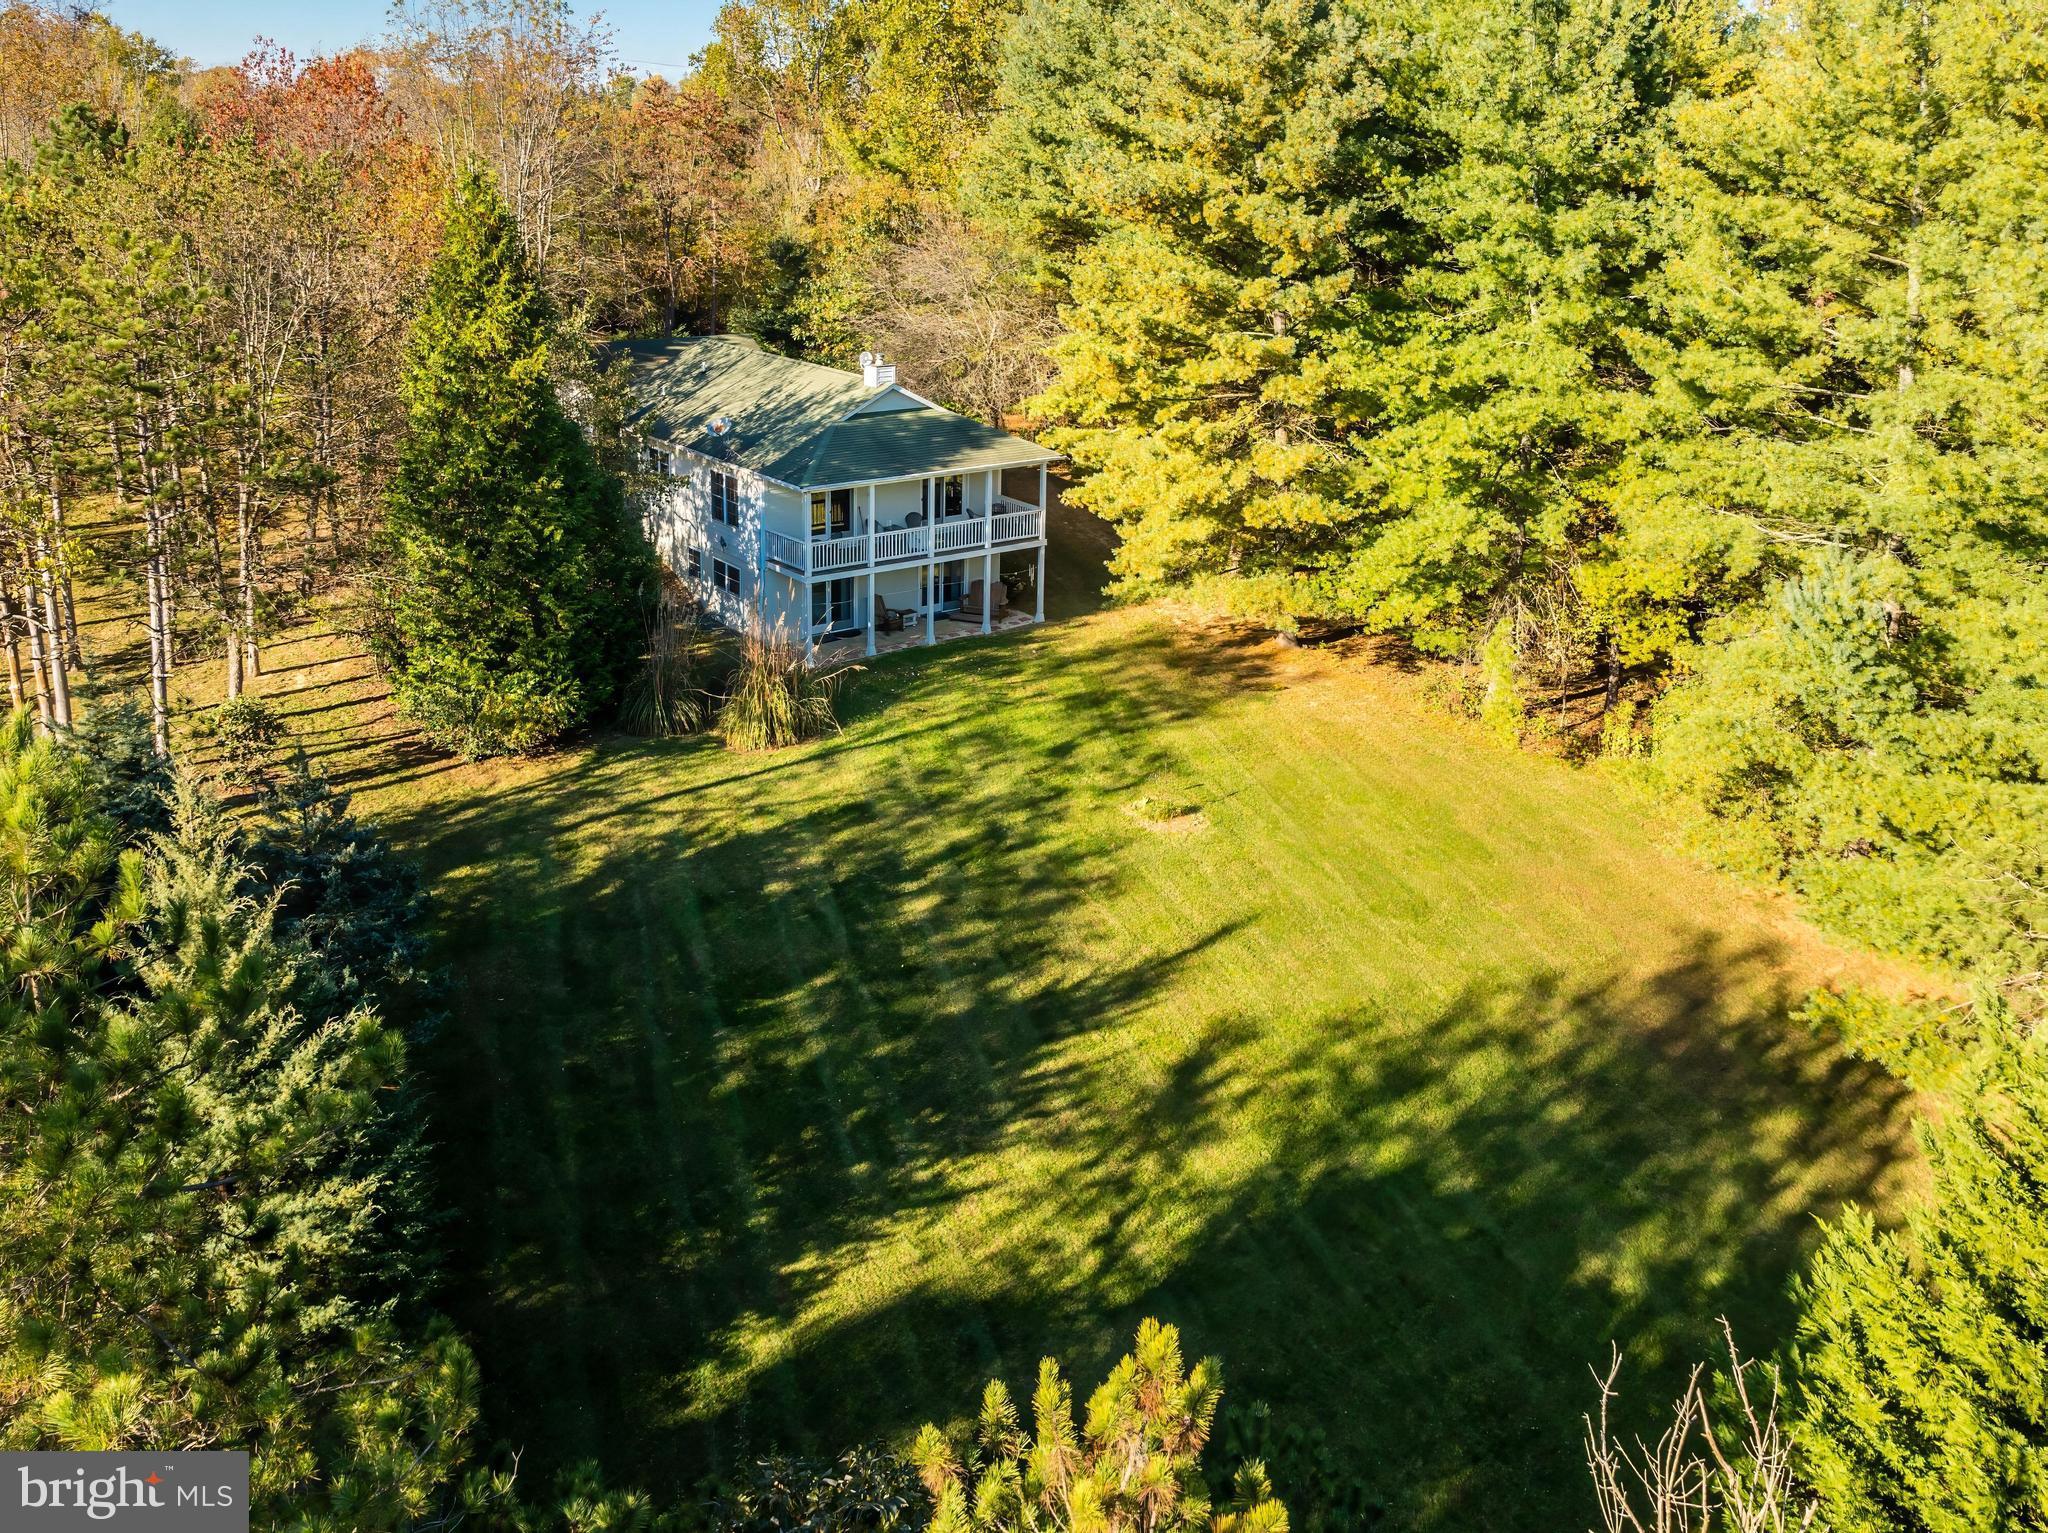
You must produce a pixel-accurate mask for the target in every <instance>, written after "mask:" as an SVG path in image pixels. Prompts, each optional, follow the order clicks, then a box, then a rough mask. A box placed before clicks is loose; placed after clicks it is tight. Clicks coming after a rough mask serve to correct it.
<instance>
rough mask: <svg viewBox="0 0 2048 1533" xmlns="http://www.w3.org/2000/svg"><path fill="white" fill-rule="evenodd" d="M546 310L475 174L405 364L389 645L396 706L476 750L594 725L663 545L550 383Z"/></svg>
mask: <svg viewBox="0 0 2048 1533" xmlns="http://www.w3.org/2000/svg"><path fill="white" fill-rule="evenodd" d="M550 323H551V318H550V312H549V306H548V302H547V299H546V297H545V295H544V294H543V292H542V289H541V286H540V284H539V282H538V281H537V280H536V278H535V275H534V273H533V272H532V270H531V269H530V266H529V264H528V261H527V259H526V257H525V255H524V253H523V252H522V250H521V247H520V242H519V237H518V231H517V229H516V228H515V227H514V225H513V221H512V217H511V215H510V214H509V213H508V212H507V211H506V209H505V207H504V204H503V203H502V202H501V201H500V200H499V198H498V196H497V194H496V192H495V191H494V190H493V189H492V186H491V184H490V182H489V180H488V179H487V178H486V177H485V176H484V175H483V174H482V173H481V172H477V171H470V172H468V173H467V174H465V175H464V176H463V177H462V178H461V180H460V181H459V183H458V184H457V186H456V187H455V189H454V191H453V193H452V194H451V197H450V200H449V203H448V208H447V229H446V234H445V237H444V242H443V245H442V250H441V254H440V257H439V258H438V259H437V260H436V262H435V264H434V268H433V271H432V273H431V275H430V277H429V280H428V286H427V295H426V300H425V303H424V305H423V307H422V309H421V312H420V315H419V318H418V320H417V322H416V324H415V327H414V332H413V338H412V345H411V352H410V356H409V360H408V363H407V367H406V375H405V381H404V394H405V403H406V410H407V428H406V438H405V442H404V445H403V447H402V448H401V450H400V454H399V461H398V469H397V472H396V474H395V476H394V479H393V483H392V486H391V492H390V496H389V499H388V512H389V525H390V537H391V543H392V550H393V557H394V562H395V563H396V565H397V569H396V572H395V576H394V583H393V588H392V591H391V594H390V596H389V602H388V619H389V621H388V625H387V626H386V629H385V631H384V633H383V635H382V637H381V639H380V646H381V648H382V651H383V654H384V658H385V660H386V663H387V665H388V666H389V668H390V671H391V676H392V683H393V689H394V691H395V692H396V694H397V697H398V700H399V703H400V705H401V706H402V707H403V708H404V709H405V710H406V712H408V713H409V714H411V715H412V716H413V717H414V718H416V719H417V720H418V721H419V722H420V724H421V726H422V727H423V728H424V729H425V730H426V732H427V734H428V735H429V737H430V738H432V739H434V740H436V741H437V742H439V743H441V744H443V745H445V746H447V747H449V748H451V749H455V750H459V751H461V752H463V753H464V754H467V755H471V756H483V755H492V754H497V753H502V752H506V751H529V750H537V749H540V748H542V747H544V746H546V745H548V744H550V743H552V742H554V741H556V740H559V739H561V738H562V737H563V736H564V735H567V734H569V733H570V732H571V731H573V730H576V729H579V728H581V727H583V726H585V725H587V724H589V723H590V722H592V721H593V720H594V719H595V718H596V717H597V716H598V715H599V714H601V713H602V712H603V710H604V709H605V708H607V707H608V706H610V705H611V704H612V703H613V702H614V701H615V700H616V698H617V697H618V694H619V691H620V689H621V687H622V686H623V684H624V682H625V679H626V677H627V675H628V674H629V673H630V671H631V668H632V666H633V663H634V661H635V659H636V658H637V656H638V653H639V644H640V633H641V624H640V617H639V610H638V609H639V604H640V602H641V600H642V599H643V597H644V595H645V593H646V590H647V586H648V582H649V580H650V578H651V573H652V568H653V566H652V555H651V554H650V553H649V552H648V550H647V547H646V543H645V540H644V539H643V538H642V536H641V534H640V532H639V530H638V529H637V528H636V527H635V526H634V525H633V524H632V522H631V520H630V518H629V515H628V512H627V508H626V501H625V495H624V490H623V487H622V486H621V485H620V483H619V482H618V480H617V479H616V478H615V477H613V476H611V475H609V474H606V473H605V472H603V471H602V469H600V467H599V466H598V464H597V461H596V459H595V457H594V456H593V455H592V452H591V449H590V446H589V444H588V443H587V442H586V441H585V439H584V438H583V436H582V434H581V432H579V431H578V429H577V427H576V425H575V424H574V422H572V421H571V420H570V418H569V417H568V415H567V414H566V413H565V412H564V411H563V409H562V407H561V404H560V402H559V401H558V400H557V399H556V397H555V390H554V385H553V383H552V382H551V381H550V378H549V375H548V360H547V338H548V334H549V327H550Z"/></svg>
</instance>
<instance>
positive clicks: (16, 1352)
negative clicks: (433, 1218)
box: [0, 712, 488, 1533]
mask: <svg viewBox="0 0 2048 1533" xmlns="http://www.w3.org/2000/svg"><path fill="white" fill-rule="evenodd" d="M106 792H107V780H106V778H105V777H104V776H103V775H102V774H101V773H100V772H99V771H97V770H96V769H95V767H94V765H93V764H92V763H91V762H90V761H89V760H88V759H87V758H85V757H84V756H83V755H81V754H79V753H77V752H74V751H71V750H68V749H65V748H62V747H60V746H59V745H58V744H57V743H56V742H53V741H49V740H38V739H37V738H35V736H34V734H33V732H32V731H31V729H30V727H29V718H28V715H27V714H26V713H25V712H17V713H16V714H15V715H14V717H13V719H12V720H11V721H9V723H8V724H7V726H6V728H5V730H4V731H0V895H4V898H5V899H6V903H7V907H8V910H9V913H10V916H11V917H12V918H13V921H14V923H15V931H16V935H15V936H14V938H13V940H12V941H11V942H10V943H9V944H8V945H7V946H6V948H5V949H4V952H0V1401H4V1402H5V1410H4V1411H0V1446H5V1447H7V1448H9V1449H40V1448H73V1449H134V1448H142V1447H152V1448H177V1447H225V1446H232V1447H240V1448H246V1449H248V1450H249V1451H250V1452H251V1454H252V1481H251V1485H252V1493H253V1495H254V1497H255V1498H256V1501H257V1506H258V1510H259V1512H260V1513H261V1514H263V1515H264V1516H265V1518H266V1519H267V1524H266V1525H271V1526H303V1527H307V1528H333V1529H336V1530H337V1533H339V1530H343V1529H349V1530H358V1529H380V1528H396V1527H401V1526H406V1525H408V1524H409V1523H412V1522H414V1521H417V1520H420V1519H421V1518H423V1517H424V1516H425V1515H426V1514H427V1513H429V1512H430V1511H435V1510H447V1509H449V1508H451V1507H453V1506H454V1505H455V1502H456V1500H457V1499H458V1498H460V1497H468V1496H470V1495H471V1490H469V1489H458V1488H457V1487H456V1484H455V1482H456V1480H457V1479H458V1478H459V1471H461V1470H462V1468H463V1465H464V1461H465V1459H466V1457H467V1453H468V1436H469V1433H470V1431H471V1429H472V1427H473V1424H474V1422H475V1418H476V1398H475V1378H474V1363H473V1361H472V1360H471V1358H470V1355H469V1353H468V1351H467V1349H466V1348H465V1347H464V1346H463V1345H462V1343H461V1342H460V1340H459V1339H457V1338H455V1337H454V1336H452V1335H450V1334H448V1333H447V1332H446V1331H445V1330H443V1329H439V1328H434V1327H429V1328H427V1329H426V1330H425V1331H424V1332H420V1331H416V1330H415V1329H414V1328H413V1326H412V1324H411V1323H410V1321H409V1320H408V1319H407V1315H406V1313H405V1310H406V1306H405V1305H403V1304H402V1303H401V1300H402V1298H403V1297H404V1296H403V1295H401V1294H400V1293H399V1291H398V1282H399V1279H400V1275H401V1274H400V1272H399V1270H398V1269H397V1268H396V1267H395V1266H394V1265H393V1264H392V1261H391V1257H390V1243H389V1241H388V1239H387V1237H386V1234H385V1231H386V1230H387V1229H388V1228H389V1227H390V1226H391V1225H392V1224H393V1223H394V1221H396V1220H399V1219H401V1218H402V1217H403V1216H404V1212H405V1211H404V1210H403V1209H402V1208H398V1207H394V1204H398V1203H402V1202H403V1200H404V1196H405V1194H404V1188H403V1185H402V1183H401V1182H400V1181H399V1180H398V1179H397V1178H396V1177H394V1175H393V1174H392V1172H391V1170H390V1168H389V1165H388V1162H387V1159H386V1157H384V1156H383V1155H382V1154H380V1153H379V1140H380V1136H381V1135H382V1134H383V1133H384V1131H385V1129H384V1126H385V1123H386V1121H387V1118H388V1116H389V1114H390V1113H391V1112H392V1110H393V1105H392V1104H393V1102H394V1100H395V1099H396V1098H399V1097H402V1096H403V1095H404V1093H403V1091H402V1089H401V1088H402V1086H403V1080H404V1076H403V1069H404V1066H403V1050H402V1048H401V1046H400V1044H399V1040H398V1039H397V1037H396V1035H395V1034H394V1033H393V1032H392V1030H391V1029H389V1028H388V1027H386V1026H385V1025H384V1024H383V1023H382V1021H381V1020H380V1019H379V1018H378V1017H377V1016H376V1014H375V1013H374V1012H373V1011H372V1010H371V1009H369V1008H368V1007H367V1006H356V1007H354V1008H353V1009H351V1010H349V1011H347V1012H345V1013H342V1014H338V1015H318V1014H307V1013H305V1012H303V1011H301V1010H300V1009H299V1008H298V1006H297V1005H296V1003H295V1002H294V999H293V996H294V994H295V992H296V990H297V986H296V985H295V983H294V978H293V967H294V955H293V953H292V951H291V950H290V949H289V948H287V947H286V946H284V945H282V944H280V942H279V941H278V940H277V937H276V933H275V929H274V920H273V913H272V908H271V905H270V904H269V902H267V901H265V900H262V899H259V898H255V897H253V896H252V894H251V892H250V890H249V889H248V887H247V882H246V874H245V872H244V870H243V868H242V867H241V866H240V864H239V863H238V862H237V861H236V860H235V859H234V858H233V857H232V856H231V855H230V853H229V851H228V848H227V844H226V842H225V840H224V839H223V832H222V830H221V828H220V826H219V823H218V821H217V819H216V818H215V817H214V816H212V815H210V814H208V813H205V812H204V811H203V810H202V808H201V806H199V805H198V804H197V803H196V802H195V801H193V800H192V799H191V798H190V797H189V796H187V797H186V798H185V799H184V801H183V802H182V803H181V805H180V810H179V813H178V815H177V817H176V821H175V824H174V828H173V830H172V831H171V832H170V833H169V834H167V835H165V836H161V837H158V838H155V839H154V840H152V841H150V842H149V843H148V844H147V846H146V847H145V848H143V849H135V848H130V849H128V850H125V851H124V850H121V849H120V847H119V842H120V839H121V838H120V832H119V829H118V827H117V825H116V823H115V822H114V821H113V820H112V818H111V817H110V816H109V815H108V813H107V812H106V806H105V802H104V799H105V796H106ZM487 1489H488V1488H487V1487H479V1488H478V1489H477V1491H476V1493H477V1494H484V1493H486V1491H487Z"/></svg>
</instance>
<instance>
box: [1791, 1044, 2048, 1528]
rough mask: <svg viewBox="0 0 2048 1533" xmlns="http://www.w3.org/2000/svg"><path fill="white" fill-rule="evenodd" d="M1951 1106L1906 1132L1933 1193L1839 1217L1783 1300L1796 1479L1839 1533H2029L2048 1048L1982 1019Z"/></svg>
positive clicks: (2041, 1428) (2043, 1395) (2037, 1471)
mask: <svg viewBox="0 0 2048 1533" xmlns="http://www.w3.org/2000/svg"><path fill="white" fill-rule="evenodd" d="M1987 1020H1988V1021H1989V1024H1990V1025H1988V1026H1987V1029H1986V1031H1987V1034H1988V1036H1989V1043H1988V1046H1987V1048H1986V1049H1985V1050H1984V1051H1983V1053H1982V1054H1981V1055H1980V1056H1979V1058H1978V1060H1977V1061H1975V1062H1974V1063H1973V1067H1972V1069H1973V1076H1974V1078H1973V1079H1972V1080H1971V1081H1970V1082H1969V1083H1968V1088H1967V1090H1966V1091H1965V1092H1964V1096H1965V1099H1966V1101H1967V1106H1966V1107H1965V1108H1964V1109H1963V1110H1961V1111H1958V1112H1956V1113H1954V1114H1952V1115H1950V1116H1949V1117H1947V1118H1944V1119H1943V1120H1942V1121H1941V1122H1939V1123H1935V1124H1931V1125H1928V1126H1926V1127H1924V1128H1923V1129H1922V1131H1921V1138H1922V1143H1923V1144H1924V1145H1925V1147H1926V1150H1927V1159H1928V1163H1929V1167H1930V1169H1931V1171H1932V1180H1933V1189H1932V1195H1931V1196H1930V1197H1929V1198H1928V1199H1927V1200H1926V1201H1925V1202H1924V1203H1921V1204H1919V1205H1917V1206H1915V1207H1914V1208H1913V1209H1912V1210H1910V1212H1909V1213H1908V1215H1907V1219H1906V1224H1905V1228H1904V1229H1903V1230H1901V1231H1898V1232H1897V1233H1894V1232H1892V1231H1888V1230H1881V1229H1879V1228H1878V1227H1877V1225H1876V1223H1875V1221H1873V1220H1872V1219H1871V1218H1870V1217H1869V1215H1867V1214H1864V1213H1861V1212H1859V1211H1857V1210H1853V1209H1852V1210H1850V1212H1849V1213H1848V1214H1846V1215H1845V1216H1844V1217H1843V1218H1842V1219H1841V1221H1840V1222H1839V1223H1837V1224H1836V1225H1834V1226H1833V1227H1832V1228H1831V1229H1830V1230H1829V1231H1828V1233H1827V1237H1826V1239H1825V1240H1824V1241H1823V1243H1822V1245H1821V1249H1820V1251H1819V1253H1818V1254H1817V1255H1816V1256H1815V1257H1814V1260H1813V1265H1812V1267H1811V1269H1810V1271H1809V1273H1808V1276H1807V1277H1806V1279H1805V1280H1804V1281H1803V1282H1802V1283H1801V1284H1800V1285H1799V1288H1798V1290H1797V1292H1798V1298H1799V1301H1800V1311H1801V1313H1800V1317H1799V1330H1798V1341H1797V1350H1796V1352H1795V1355H1794V1362H1795V1368H1796V1372H1797V1377H1798V1383H1799V1393H1800V1402H1799V1414H1798V1416H1797V1418H1796V1420H1795V1421H1794V1423H1793V1426H1794V1432H1795V1436H1796V1439H1797V1441H1798V1444H1799V1447H1800V1448H1801V1449H1802V1450H1803V1463H1802V1466H1801V1467H1802V1469H1803V1471H1804V1473H1805V1476H1806V1478H1807V1479H1808V1480H1809V1481H1811V1482H1812V1484H1813V1485H1814V1486H1815V1487H1816V1488H1817V1489H1818V1490H1819V1492H1820V1495H1821V1499H1822V1501H1823V1502H1825V1503H1826V1506H1827V1511H1828V1520H1829V1524H1830V1525H1831V1526H1832V1527H1834V1528H1835V1529H1837V1530H1838V1533H1921V1530H1924V1533H1948V1530H1960V1529H1975V1528H2014V1529H2017V1528H2034V1527H2039V1526H2040V1525H2041V1521H2040V1513H2041V1510H2042V1507H2043V1489H2042V1487H2043V1483H2044V1472H2048V1471H2044V1466H2048V1037H2044V1036H2042V1035H2039V1034H2036V1035H2034V1036H2033V1037H2031V1038H2028V1039H2025V1040H2024V1041H2013V1040H2012V1038H2011V1036H2010V1035H2011V1033H2012V1032H2013V1031H2016V1030H2017V1029H2016V1028H2015V1027H2013V1025H2012V1023H2011V1021H2010V1019H2008V1018H2004V1017H1999V1018H1996V1019H1987Z"/></svg>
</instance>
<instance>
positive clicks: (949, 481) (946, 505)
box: [924, 474, 967, 516]
mask: <svg viewBox="0 0 2048 1533" xmlns="http://www.w3.org/2000/svg"><path fill="white" fill-rule="evenodd" d="M937 484H938V490H939V514H940V515H941V516H958V515H959V514H960V513H961V512H962V511H963V510H965V509H966V506H967V480H966V478H965V477H964V476H963V475H960V474H954V475H951V476H950V477H948V478H945V479H941V480H938V481H937ZM932 485H933V481H932V480H930V479H927V480H925V482H924V509H925V511H926V512H927V513H929V512H930V511H931V509H932Z"/></svg>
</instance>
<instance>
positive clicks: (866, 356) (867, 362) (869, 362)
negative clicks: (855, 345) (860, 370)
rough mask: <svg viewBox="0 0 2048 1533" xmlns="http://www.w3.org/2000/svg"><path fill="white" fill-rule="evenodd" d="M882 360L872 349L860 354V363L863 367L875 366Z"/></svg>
mask: <svg viewBox="0 0 2048 1533" xmlns="http://www.w3.org/2000/svg"><path fill="white" fill-rule="evenodd" d="M881 360H882V359H881V358H880V357H878V356H876V355H875V354H874V353H873V352H872V351H864V352H862V353H861V354H860V365H861V366H862V367H873V366H874V365H875V364H876V363H877V362H879V361H881Z"/></svg>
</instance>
